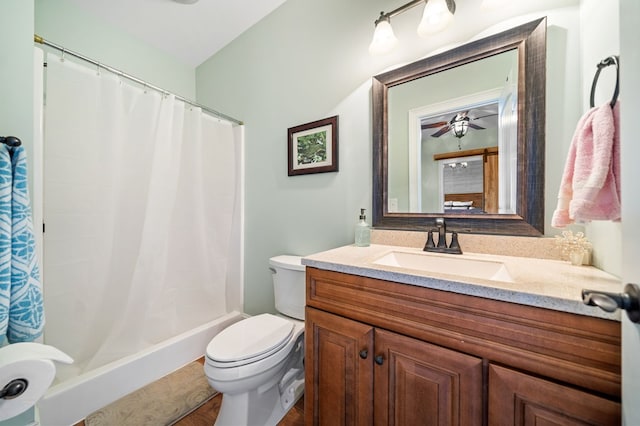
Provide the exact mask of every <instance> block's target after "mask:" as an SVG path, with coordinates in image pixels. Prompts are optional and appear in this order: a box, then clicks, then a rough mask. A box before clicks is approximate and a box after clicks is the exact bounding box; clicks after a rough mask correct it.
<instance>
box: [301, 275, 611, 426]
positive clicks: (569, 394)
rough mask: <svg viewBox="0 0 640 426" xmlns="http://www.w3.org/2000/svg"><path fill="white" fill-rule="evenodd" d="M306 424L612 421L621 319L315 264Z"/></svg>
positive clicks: (307, 342)
mask: <svg viewBox="0 0 640 426" xmlns="http://www.w3.org/2000/svg"><path fill="white" fill-rule="evenodd" d="M306 290H307V293H306V294H307V308H306V318H305V327H306V330H305V333H306V334H305V345H306V347H305V351H306V354H305V370H306V371H305V374H306V384H305V423H306V424H307V425H332V426H333V425H371V424H375V425H412V426H413V425H503V424H504V425H507V424H509V425H529V424H531V425H533V424H545V425H553V424H558V425H560V424H561V425H572V424H576V425H577V424H594V425H598V424H599V425H614V424H619V423H620V324H619V323H618V322H615V321H609V320H604V319H598V318H593V317H587V316H581V315H575V314H569V313H564V312H558V311H552V310H548V309H542V308H534V307H530V306H523V305H516V304H512V303H507V302H500V301H495V300H489V299H484V298H479V297H473V296H466V295H461V294H457V293H451V292H446V291H440V290H433V289H428V288H423V287H417V286H411V285H405V284H398V283H393V282H389V281H383V280H377V279H371V278H366V277H360V276H355V275H349V274H342V273H337V272H331V271H325V270H320V269H315V268H310V267H307V289H306Z"/></svg>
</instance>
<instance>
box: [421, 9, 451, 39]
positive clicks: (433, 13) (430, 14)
mask: <svg viewBox="0 0 640 426" xmlns="http://www.w3.org/2000/svg"><path fill="white" fill-rule="evenodd" d="M451 19H453V13H451V11H450V10H449V7H448V6H447V2H446V0H427V4H426V6H425V7H424V12H423V14H422V20H421V21H420V25H418V35H419V36H420V37H427V36H429V35H430V34H434V33H437V32H438V31H441V30H443V29H444V28H445V27H446V26H447V25H449V22H451Z"/></svg>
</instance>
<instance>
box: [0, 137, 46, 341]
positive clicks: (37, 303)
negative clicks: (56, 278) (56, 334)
mask: <svg viewBox="0 0 640 426" xmlns="http://www.w3.org/2000/svg"><path fill="white" fill-rule="evenodd" d="M43 327H44V305H43V300H42V286H41V284H40V273H39V271H38V260H37V257H36V245H35V238H34V235H33V224H32V222H31V207H30V205H29V192H28V189H27V157H26V154H25V151H24V148H23V147H22V146H19V147H15V148H9V147H7V146H6V145H4V144H0V346H3V345H5V344H7V343H15V342H28V341H32V340H35V339H36V338H37V337H38V336H40V335H41V334H42V330H43Z"/></svg>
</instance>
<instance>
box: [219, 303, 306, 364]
mask: <svg viewBox="0 0 640 426" xmlns="http://www.w3.org/2000/svg"><path fill="white" fill-rule="evenodd" d="M293 334H294V324H293V323H292V322H291V321H289V320H287V319H284V318H281V317H278V316H275V315H271V314H261V315H256V316H254V317H250V318H247V319H244V320H242V321H240V322H237V323H235V324H233V325H231V326H229V327H227V328H226V329H224V330H223V331H221V332H220V333H219V334H218V335H217V336H215V337H214V338H213V339H212V340H211V342H210V343H209V344H208V345H207V351H206V355H207V363H209V364H210V365H212V366H215V367H218V368H232V367H238V366H242V365H247V364H251V363H255V362H258V361H260V360H262V359H265V358H267V357H269V356H271V355H273V354H275V353H276V352H278V351H280V350H282V349H283V348H284V347H285V346H286V345H287V344H288V343H289V341H290V340H291V338H292V336H293Z"/></svg>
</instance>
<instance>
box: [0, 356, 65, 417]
mask: <svg viewBox="0 0 640 426" xmlns="http://www.w3.org/2000/svg"><path fill="white" fill-rule="evenodd" d="M0 363H2V361H0ZM55 375H56V367H55V365H54V364H53V362H52V361H50V360H48V359H25V360H18V361H13V362H10V363H6V364H2V365H0V390H1V389H3V388H4V387H5V386H6V385H8V384H9V383H11V382H12V381H13V380H15V379H24V380H26V382H27V386H26V389H25V390H24V392H23V393H22V394H20V395H18V396H16V397H14V398H10V399H0V420H6V419H10V418H12V417H15V416H17V415H18V414H21V413H23V412H25V411H27V410H28V409H29V408H31V407H33V406H34V405H35V404H36V402H38V400H40V398H42V396H43V395H44V393H45V392H46V391H47V389H49V386H51V383H52V382H53V378H54V377H55Z"/></svg>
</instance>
